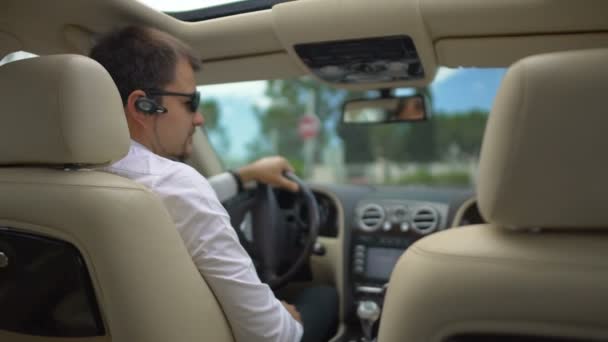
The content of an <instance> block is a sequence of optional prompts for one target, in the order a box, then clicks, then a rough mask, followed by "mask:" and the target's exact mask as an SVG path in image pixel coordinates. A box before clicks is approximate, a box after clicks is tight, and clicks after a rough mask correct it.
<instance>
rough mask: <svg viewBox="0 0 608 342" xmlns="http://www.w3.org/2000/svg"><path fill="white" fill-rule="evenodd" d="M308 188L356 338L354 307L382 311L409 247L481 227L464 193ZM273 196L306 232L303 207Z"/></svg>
mask: <svg viewBox="0 0 608 342" xmlns="http://www.w3.org/2000/svg"><path fill="white" fill-rule="evenodd" d="M311 188H312V189H313V193H314V195H315V197H316V198H317V201H318V204H319V210H320V216H321V228H320V233H319V237H320V239H319V240H320V241H322V242H323V243H328V241H329V242H331V244H332V245H337V246H339V247H338V251H335V252H334V253H333V255H334V256H335V255H338V256H339V258H336V259H339V261H335V260H334V262H335V263H339V264H338V265H337V266H336V265H334V266H335V270H334V271H335V272H338V274H336V275H335V277H336V280H335V285H336V286H337V287H339V292H340V297H341V305H342V311H343V314H344V322H345V323H346V324H347V331H351V330H352V331H357V333H358V334H360V332H358V327H359V319H358V317H357V314H356V311H357V306H358V305H359V303H361V302H363V301H374V302H376V303H377V304H378V306H380V307H381V306H382V303H383V299H384V293H385V291H386V288H387V283H388V280H389V278H390V275H391V272H392V270H393V268H394V266H395V264H396V263H397V261H398V259H399V258H400V257H401V255H402V254H403V253H404V252H405V251H406V250H407V248H408V247H409V246H410V245H412V244H413V243H415V242H416V241H417V240H419V239H421V238H424V237H425V236H428V235H431V234H435V233H437V232H440V231H442V230H445V229H449V228H452V227H458V226H462V225H468V224H478V223H483V222H484V221H483V218H482V217H481V215H480V214H479V210H478V208H477V203H476V200H475V196H474V192H473V190H471V189H468V188H431V187H410V186H397V187H389V186H361V185H314V184H313V185H311ZM277 195H278V199H279V203H280V204H279V205H280V207H281V209H282V211H283V212H284V214H285V213H287V215H291V216H293V220H295V221H296V222H297V223H298V224H299V225H302V226H305V225H306V224H307V222H306V218H307V210H308V209H307V208H306V206H305V205H304V203H302V202H301V200H300V199H298V198H297V196H295V195H294V194H292V193H289V192H278V193H277ZM330 254H332V253H330ZM351 328H352V329H351ZM347 336H348V334H347ZM353 336H355V335H353ZM346 340H350V339H349V338H347V339H346Z"/></svg>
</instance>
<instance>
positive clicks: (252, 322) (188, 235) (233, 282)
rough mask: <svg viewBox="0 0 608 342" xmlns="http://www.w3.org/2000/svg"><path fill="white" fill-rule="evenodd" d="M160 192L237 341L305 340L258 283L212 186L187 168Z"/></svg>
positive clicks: (299, 328)
mask: <svg viewBox="0 0 608 342" xmlns="http://www.w3.org/2000/svg"><path fill="white" fill-rule="evenodd" d="M228 176H230V174H228ZM156 190H157V192H158V193H159V195H160V196H161V199H162V200H163V202H164V204H165V206H166V207H167V209H168V211H169V213H170V214H171V216H172V217H173V220H174V221H175V224H176V226H177V229H178V231H179V233H180V235H181V237H182V239H183V240H184V243H185V245H186V248H187V249H188V251H189V253H190V255H191V256H192V259H193V260H194V263H195V264H196V267H197V268H198V269H199V271H200V273H201V274H202V276H203V277H204V278H205V280H206V282H207V283H208V284H209V286H210V287H211V289H212V290H213V293H214V294H215V296H216V297H217V299H218V300H219V302H220V304H221V306H222V309H223V310H224V313H225V314H226V317H227V319H228V321H229V323H230V325H231V327H232V331H233V334H234V336H235V338H236V340H237V341H239V342H245V341H247V342H257V341H273V342H274V341H276V342H279V341H280V342H287V341H294V342H295V341H300V339H301V337H302V333H303V328H302V325H301V324H300V323H299V322H297V321H296V320H295V319H293V317H291V315H290V314H289V312H288V311H287V309H285V307H284V306H283V305H282V304H281V302H280V301H278V300H277V299H276V298H275V296H274V293H273V292H272V291H271V290H270V288H269V287H268V285H266V284H264V283H262V282H261V281H260V280H259V278H258V276H257V273H256V271H255V268H254V266H253V262H252V260H251V258H250V257H249V255H248V254H247V252H245V250H244V248H243V247H242V246H241V244H240V242H239V240H238V237H237V235H236V232H235V231H234V229H233V228H232V227H231V225H230V218H229V216H228V214H227V212H226V211H225V209H224V208H223V207H222V205H221V204H220V202H219V200H218V197H217V196H216V193H215V192H214V190H213V189H212V187H211V185H210V184H209V182H207V180H206V179H205V178H203V177H202V176H200V174H198V173H197V172H196V171H195V170H193V169H192V170H190V169H189V168H182V169H181V170H178V172H174V173H172V175H171V177H168V178H167V179H166V181H163V182H160V183H158V184H157V189H156Z"/></svg>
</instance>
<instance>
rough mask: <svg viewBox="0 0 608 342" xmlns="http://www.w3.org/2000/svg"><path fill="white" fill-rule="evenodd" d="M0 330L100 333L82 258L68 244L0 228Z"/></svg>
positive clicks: (61, 334)
mask: <svg viewBox="0 0 608 342" xmlns="http://www.w3.org/2000/svg"><path fill="white" fill-rule="evenodd" d="M0 308H1V309H0V329H2V330H8V331H13V332H18V333H22V334H28V335H38V336H53V337H76V336H79V337H84V336H99V335H104V334H105V331H104V327H103V323H102V322H101V316H100V314H99V309H98V306H97V302H96V299H95V294H94V292H93V288H92V285H91V280H90V277H89V274H88V272H87V269H86V266H85V264H84V261H83V259H82V256H81V255H80V253H79V252H78V250H77V249H76V248H75V247H74V246H72V245H71V244H69V243H66V242H63V241H59V240H54V239H51V238H47V237H41V236H35V235H30V234H26V233H20V232H15V231H12V230H8V229H6V228H2V227H0Z"/></svg>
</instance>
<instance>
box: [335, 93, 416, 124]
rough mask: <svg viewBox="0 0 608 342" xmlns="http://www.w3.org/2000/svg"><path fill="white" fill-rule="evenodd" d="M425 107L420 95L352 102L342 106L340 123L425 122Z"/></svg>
mask: <svg viewBox="0 0 608 342" xmlns="http://www.w3.org/2000/svg"><path fill="white" fill-rule="evenodd" d="M426 119H427V113H426V106H425V103H424V97H423V96H422V95H411V96H401V97H390V98H380V99H369V100H367V99H366V100H353V101H348V102H346V103H345V104H344V112H343V113H342V122H343V123H347V124H353V123H354V124H377V123H392V122H410V121H425V120H426Z"/></svg>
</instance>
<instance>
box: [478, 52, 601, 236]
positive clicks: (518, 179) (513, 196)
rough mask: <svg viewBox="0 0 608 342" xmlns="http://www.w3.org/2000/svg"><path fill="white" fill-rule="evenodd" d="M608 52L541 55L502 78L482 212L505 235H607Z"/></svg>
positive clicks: (485, 161)
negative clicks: (593, 231)
mask: <svg viewBox="0 0 608 342" xmlns="http://www.w3.org/2000/svg"><path fill="white" fill-rule="evenodd" d="M606 61H608V50H607V49H598V50H586V51H581V52H563V53H555V54H548V55H538V56H535V57H531V58H527V59H524V60H522V61H520V62H518V63H516V64H514V65H513V66H512V67H511V68H510V70H509V71H508V72H507V74H506V76H505V79H504V81H503V83H502V85H501V87H500V90H499V92H498V96H497V98H496V100H495V103H494V108H493V109H492V114H491V115H490V117H489V120H488V124H487V128H486V132H485V137H484V142H483V147H482V150H481V161H480V170H479V194H478V198H479V206H480V210H481V212H482V214H483V216H484V217H485V218H486V220H488V221H490V222H495V223H498V224H502V225H505V226H509V227H517V228H520V227H566V228H608V210H606V204H607V203H606V198H607V197H608V188H605V187H603V186H602V184H606V181H605V179H606V177H607V175H608V158H604V156H603V153H602V151H601V146H606V144H607V143H608V134H607V132H608V115H607V114H608V109H607V108H608V107H607V106H606V94H607V91H608V68H606Z"/></svg>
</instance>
